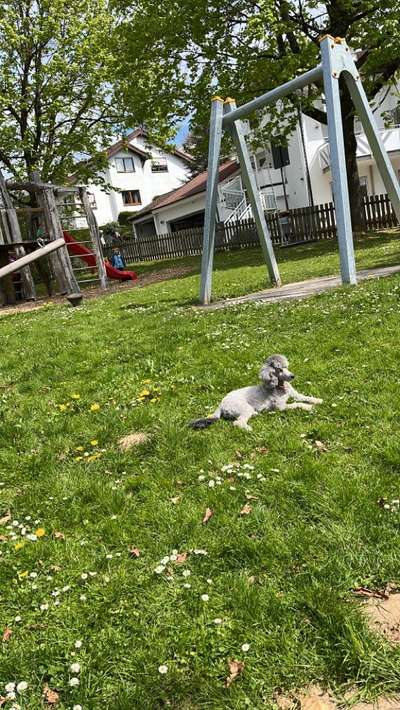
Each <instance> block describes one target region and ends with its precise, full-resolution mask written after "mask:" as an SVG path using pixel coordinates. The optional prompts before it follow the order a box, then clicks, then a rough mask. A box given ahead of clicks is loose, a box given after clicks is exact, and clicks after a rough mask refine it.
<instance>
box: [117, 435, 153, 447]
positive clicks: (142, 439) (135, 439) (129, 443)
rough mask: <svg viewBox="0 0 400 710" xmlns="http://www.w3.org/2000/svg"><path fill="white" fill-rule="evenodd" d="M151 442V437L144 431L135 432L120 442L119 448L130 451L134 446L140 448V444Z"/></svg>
mask: <svg viewBox="0 0 400 710" xmlns="http://www.w3.org/2000/svg"><path fill="white" fill-rule="evenodd" d="M148 440H149V435H148V434H146V432H144V431H133V432H132V433H131V434H127V435H126V436H123V437H122V438H121V439H119V440H118V444H119V448H120V449H121V451H128V450H129V449H131V448H132V447H133V446H139V445H140V444H145V443H146V441H148Z"/></svg>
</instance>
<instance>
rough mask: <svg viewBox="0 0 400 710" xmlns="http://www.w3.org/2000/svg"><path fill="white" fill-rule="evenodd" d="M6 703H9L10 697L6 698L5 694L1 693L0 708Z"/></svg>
mask: <svg viewBox="0 0 400 710" xmlns="http://www.w3.org/2000/svg"><path fill="white" fill-rule="evenodd" d="M6 703H8V698H5V697H4V695H0V708H1V707H3V705H5V704H6Z"/></svg>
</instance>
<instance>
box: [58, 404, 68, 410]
mask: <svg viewBox="0 0 400 710" xmlns="http://www.w3.org/2000/svg"><path fill="white" fill-rule="evenodd" d="M58 408H59V410H60V412H65V410H66V408H67V405H66V404H59V405H58Z"/></svg>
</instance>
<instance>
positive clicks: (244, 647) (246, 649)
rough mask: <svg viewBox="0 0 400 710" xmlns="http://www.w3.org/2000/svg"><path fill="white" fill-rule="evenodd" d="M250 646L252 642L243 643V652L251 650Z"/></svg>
mask: <svg viewBox="0 0 400 710" xmlns="http://www.w3.org/2000/svg"><path fill="white" fill-rule="evenodd" d="M249 648H250V644H249V643H243V644H242V651H243V653H247V651H248V650H249Z"/></svg>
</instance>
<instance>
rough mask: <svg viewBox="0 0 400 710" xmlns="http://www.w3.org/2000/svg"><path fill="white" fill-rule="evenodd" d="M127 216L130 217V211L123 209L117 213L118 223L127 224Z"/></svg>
mask: <svg viewBox="0 0 400 710" xmlns="http://www.w3.org/2000/svg"><path fill="white" fill-rule="evenodd" d="M129 217H132V212H128V211H127V210H125V211H124V212H120V213H119V215H118V224H120V225H123V226H127V225H128V224H130V223H129V222H128V218H129Z"/></svg>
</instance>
